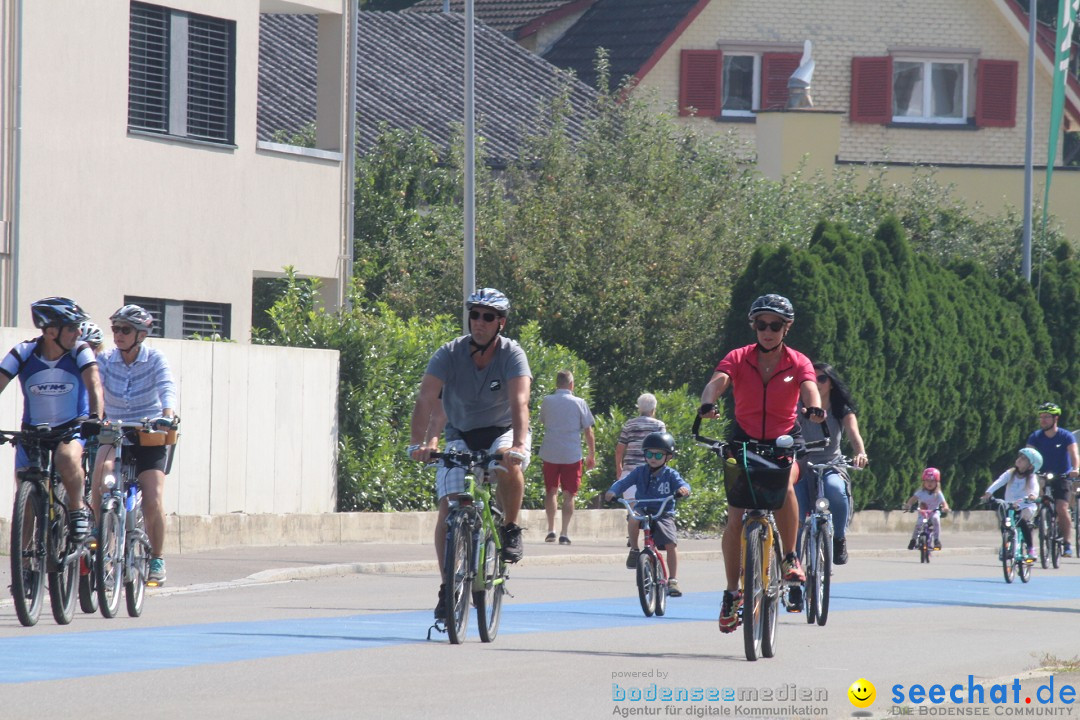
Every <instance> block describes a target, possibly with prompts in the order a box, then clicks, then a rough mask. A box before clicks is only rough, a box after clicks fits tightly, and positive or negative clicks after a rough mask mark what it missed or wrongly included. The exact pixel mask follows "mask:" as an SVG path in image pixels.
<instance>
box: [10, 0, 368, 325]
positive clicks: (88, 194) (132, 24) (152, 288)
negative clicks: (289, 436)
mask: <svg viewBox="0 0 1080 720" xmlns="http://www.w3.org/2000/svg"><path fill="white" fill-rule="evenodd" d="M350 5H351V3H350V2H349V1H348V0H296V1H291V0H290V1H286V0H233V1H231V2H227V3H226V2H220V0H163V2H162V3H140V2H131V0H70V1H65V2H62V3H60V2H53V1H52V0H46V1H39V0H3V15H2V17H0V31H2V36H0V43H2V58H3V62H2V67H3V72H2V76H0V83H2V84H0V120H2V126H3V133H2V136H0V324H2V325H5V326H26V325H29V324H30V317H29V304H30V302H32V301H33V300H36V299H38V298H40V297H45V296H50V295H66V296H70V297H73V298H75V299H76V300H77V301H78V302H79V303H80V304H81V305H82V306H83V307H84V309H86V310H87V311H88V312H89V313H90V314H91V315H92V316H93V318H94V319H95V320H97V321H98V322H99V324H101V325H102V326H105V325H107V323H108V320H107V317H108V314H109V313H111V312H112V311H113V310H115V309H116V308H117V307H119V306H121V305H122V304H124V303H125V302H130V301H136V302H140V304H145V305H147V306H148V308H149V309H151V310H152V311H153V312H154V313H155V314H156V315H157V319H158V321H159V323H160V325H161V327H162V328H163V330H164V332H163V334H164V336H166V337H177V338H179V337H184V336H187V335H190V334H191V332H193V331H194V332H199V333H201V334H203V335H212V334H215V333H217V334H219V335H222V336H225V337H228V338H230V339H233V340H237V341H239V342H247V341H248V339H249V333H250V326H251V307H252V285H253V280H254V279H255V278H257V277H267V276H270V277H273V276H280V275H281V273H282V269H283V268H284V267H285V266H293V267H294V268H295V270H296V272H297V273H298V274H300V275H302V276H310V277H317V278H321V279H322V280H323V287H324V292H325V295H326V299H327V301H328V304H329V305H330V306H331V307H333V306H334V305H336V303H337V301H338V299H339V297H340V291H341V288H342V287H343V286H344V283H342V282H341V278H347V277H348V276H349V275H350V273H351V267H349V256H350V253H351V238H350V231H351V225H350V223H349V222H348V218H349V208H350V203H351V182H350V181H349V180H348V168H347V165H348V162H347V160H348V158H347V156H346V153H345V152H344V148H346V147H347V146H348V143H347V137H348V135H347V133H346V126H345V118H346V117H347V112H346V108H345V104H346V97H347V93H346V88H347V84H346V78H348V77H350V74H349V73H348V72H346V70H347V67H348V63H347V60H348V58H347V52H346V48H347V44H346V32H345V29H346V28H347V26H348V23H347V22H346V21H345V20H344V18H345V17H347V12H348V7H349V6H350ZM271 12H273V13H281V12H286V13H288V12H302V13H315V14H318V15H319V18H320V62H319V88H320V93H319V100H318V102H319V113H318V119H319V125H318V127H319V138H318V143H317V145H318V148H317V149H308V150H302V149H300V148H294V147H287V146H279V145H275V144H272V143H266V142H259V141H258V140H257V137H256V113H257V98H258V81H259V77H258V65H259V17H260V14H261V13H271Z"/></svg>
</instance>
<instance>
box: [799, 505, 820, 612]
mask: <svg viewBox="0 0 1080 720" xmlns="http://www.w3.org/2000/svg"><path fill="white" fill-rule="evenodd" d="M814 527H815V526H814V520H813V518H807V520H806V522H805V523H804V524H803V530H802V542H800V543H799V562H801V563H802V566H803V572H805V573H806V583H805V584H804V585H803V604H804V606H805V607H806V623H807V625H813V624H814V623H815V622H817V612H818V606H817V592H815V590H814V585H815V583H816V582H817V573H818V566H817V559H816V558H815V557H814V552H813V547H814V542H815V536H814Z"/></svg>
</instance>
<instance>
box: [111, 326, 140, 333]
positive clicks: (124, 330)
mask: <svg viewBox="0 0 1080 720" xmlns="http://www.w3.org/2000/svg"><path fill="white" fill-rule="evenodd" d="M112 331H113V333H114V334H116V333H119V334H120V335H130V334H131V333H133V332H135V328H133V327H131V326H130V325H113V326H112Z"/></svg>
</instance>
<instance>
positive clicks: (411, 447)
mask: <svg viewBox="0 0 1080 720" xmlns="http://www.w3.org/2000/svg"><path fill="white" fill-rule="evenodd" d="M420 447H421V446H420V445H409V446H408V447H407V448H405V454H406V455H408V456H409V457H410V458H411V457H412V454H413V453H414V452H416V451H417V450H419V449H420Z"/></svg>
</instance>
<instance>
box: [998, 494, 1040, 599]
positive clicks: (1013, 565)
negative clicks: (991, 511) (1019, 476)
mask: <svg viewBox="0 0 1080 720" xmlns="http://www.w3.org/2000/svg"><path fill="white" fill-rule="evenodd" d="M990 502H992V503H994V504H996V505H997V506H998V511H997V513H998V518H999V520H1000V521H1001V552H1000V558H1001V569H1002V572H1004V574H1005V582H1007V583H1011V582H1012V581H1013V580H1015V579H1016V575H1017V568H1019V575H1020V580H1021V581H1022V582H1025V583H1026V582H1027V581H1028V580H1030V579H1031V565H1032V563H1031V562H1029V561H1028V558H1027V556H1026V554H1025V552H1024V547H1023V545H1024V544H1023V542H1021V540H1022V539H1023V538H1021V537H1020V522H1019V515H1018V513H1017V510H1018V507H1017V505H1016V503H1007V502H1005V501H1004V500H999V499H997V498H995V497H992V498H990Z"/></svg>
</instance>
